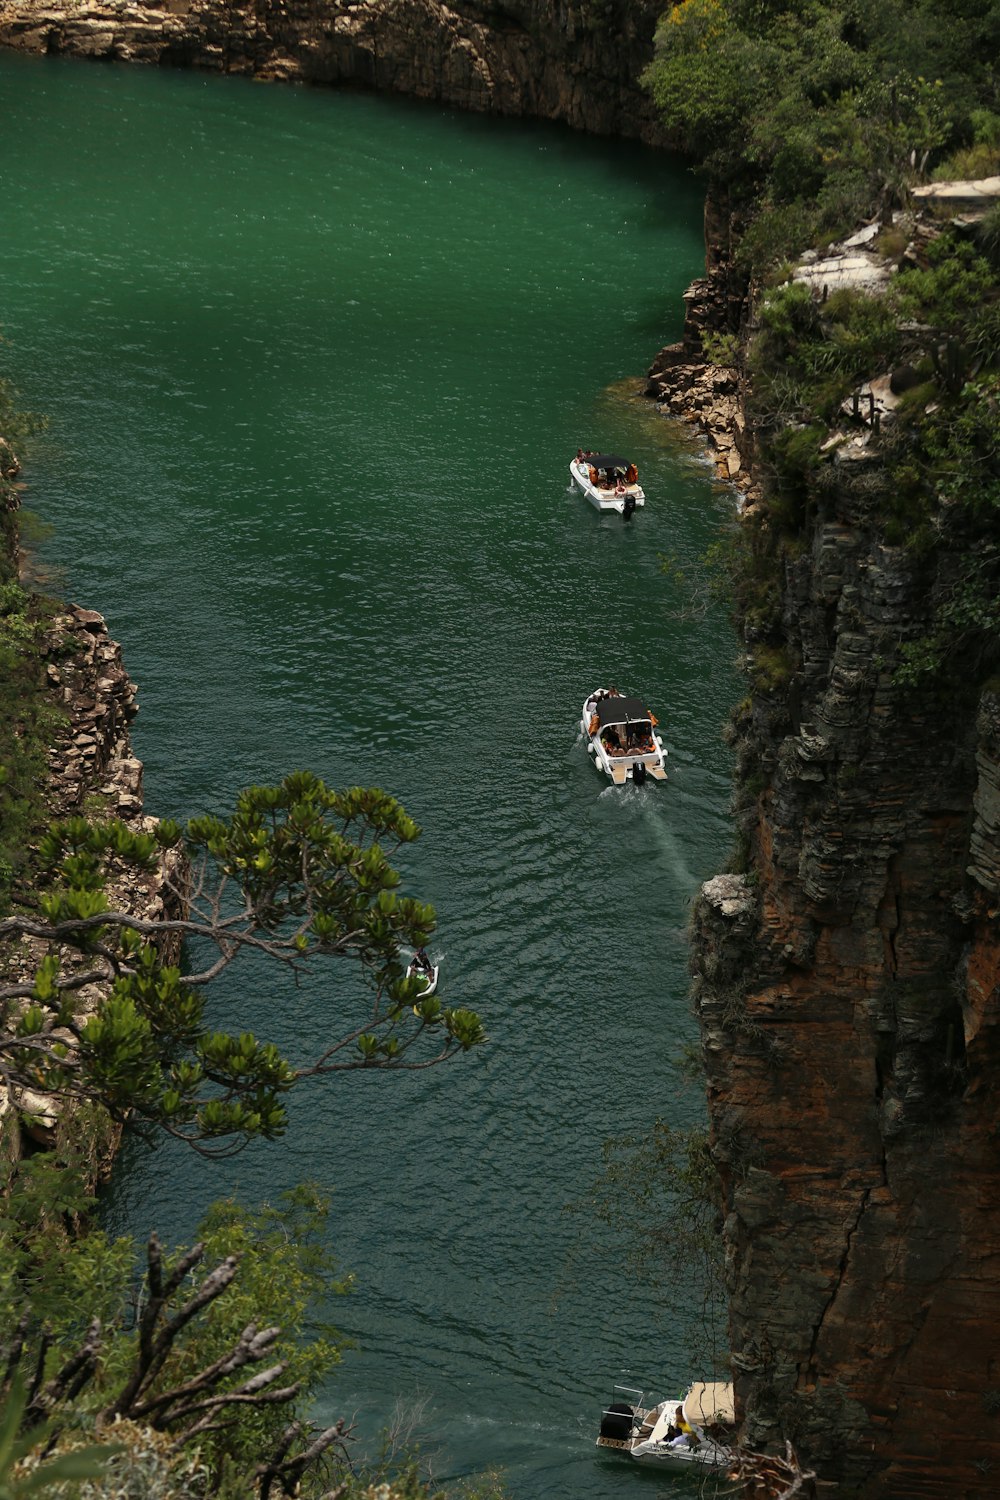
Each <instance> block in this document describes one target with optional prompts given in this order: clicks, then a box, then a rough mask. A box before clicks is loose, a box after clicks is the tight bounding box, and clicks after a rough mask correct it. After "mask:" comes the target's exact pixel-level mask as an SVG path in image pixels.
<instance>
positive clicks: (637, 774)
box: [632, 760, 646, 786]
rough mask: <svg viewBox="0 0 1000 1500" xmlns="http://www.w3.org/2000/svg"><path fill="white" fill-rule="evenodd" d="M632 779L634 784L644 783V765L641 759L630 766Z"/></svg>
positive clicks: (640, 784)
mask: <svg viewBox="0 0 1000 1500" xmlns="http://www.w3.org/2000/svg"><path fill="white" fill-rule="evenodd" d="M632 780H633V781H634V782H635V784H636V786H645V785H646V767H645V766H644V764H643V763H642V761H641V760H640V761H638V762H637V763H636V764H635V765H634V766H633V767H632Z"/></svg>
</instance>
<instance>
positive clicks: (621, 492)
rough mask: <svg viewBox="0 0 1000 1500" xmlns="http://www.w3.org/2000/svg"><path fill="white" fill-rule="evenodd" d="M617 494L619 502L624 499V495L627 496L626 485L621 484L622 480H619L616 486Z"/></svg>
mask: <svg viewBox="0 0 1000 1500" xmlns="http://www.w3.org/2000/svg"><path fill="white" fill-rule="evenodd" d="M615 494H616V495H617V497H618V499H619V500H621V499H622V498H623V497H624V495H625V486H624V484H622V482H621V480H620V479H619V481H618V483H617V484H616V485H615Z"/></svg>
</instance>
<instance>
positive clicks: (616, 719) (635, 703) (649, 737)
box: [580, 687, 667, 786]
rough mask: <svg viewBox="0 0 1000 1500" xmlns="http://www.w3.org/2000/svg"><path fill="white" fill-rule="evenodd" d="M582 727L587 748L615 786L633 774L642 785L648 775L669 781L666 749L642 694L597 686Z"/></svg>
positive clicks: (584, 713) (585, 704) (635, 779)
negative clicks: (630, 695) (634, 696)
mask: <svg viewBox="0 0 1000 1500" xmlns="http://www.w3.org/2000/svg"><path fill="white" fill-rule="evenodd" d="M580 728H581V730H582V731H583V736H584V739H585V740H586V741H587V750H588V752H589V753H590V754H591V755H592V756H593V757H594V760H595V762H596V764H597V765H598V766H599V767H600V769H601V770H602V771H603V772H604V773H605V775H606V776H610V778H611V780H612V781H613V782H614V784H615V786H624V785H625V783H626V781H628V780H629V779H630V778H631V780H632V781H633V782H634V783H635V785H636V786H642V784H643V782H644V781H645V780H646V777H647V776H651V777H652V778H653V780H654V781H666V779H667V773H666V770H665V769H664V764H663V763H664V761H665V760H666V758H667V752H666V750H665V749H664V748H663V741H662V740H661V739H660V736H659V735H658V734H657V732H656V716H655V714H652V713H650V711H649V709H648V708H647V707H646V705H645V703H644V702H643V700H642V699H641V698H627V697H626V696H625V694H624V693H620V692H619V691H618V689H617V688H614V687H611V688H598V689H597V691H596V692H594V693H591V695H590V697H589V698H588V699H587V700H586V702H585V703H584V705H583V714H582V716H581V719H580Z"/></svg>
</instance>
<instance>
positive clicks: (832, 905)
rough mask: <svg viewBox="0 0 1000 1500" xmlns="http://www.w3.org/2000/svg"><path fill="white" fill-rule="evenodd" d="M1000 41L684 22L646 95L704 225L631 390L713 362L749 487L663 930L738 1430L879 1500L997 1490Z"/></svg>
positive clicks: (944, 14) (911, 21) (725, 549)
mask: <svg viewBox="0 0 1000 1500" xmlns="http://www.w3.org/2000/svg"><path fill="white" fill-rule="evenodd" d="M998 27H1000V7H998V6H996V5H995V4H991V3H987V0H969V3H963V4H959V5H954V6H952V5H949V6H944V5H942V4H939V3H934V0H922V3H917V4H913V5H905V6H904V5H901V4H899V5H897V4H894V3H891V0H890V3H889V4H887V5H885V6H881V7H878V8H877V9H875V8H871V7H862V6H861V5H855V4H850V3H848V4H826V3H820V0H801V3H791V4H777V5H761V4H757V3H751V0H683V3H681V4H679V5H676V6H674V7H673V8H672V10H671V11H669V12H668V13H667V15H666V16H665V17H664V19H663V21H662V22H661V24H660V27H659V30H658V33H657V55H656V58H655V60H654V62H653V63H652V64H651V66H650V68H649V69H648V70H647V73H646V81H647V84H648V86H649V87H650V89H651V90H652V92H653V95H654V97H655V98H656V100H657V102H658V104H659V106H660V108H661V110H662V111H663V113H664V117H665V120H666V121H667V123H668V125H669V127H670V129H671V130H672V131H673V132H675V133H676V134H677V135H678V136H679V137H680V138H682V139H683V141H684V142H685V145H686V147H687V149H688V150H689V151H690V152H691V153H692V154H693V155H694V156H695V157H696V158H697V160H698V162H699V164H700V165H701V167H702V168H703V170H704V172H705V174H706V177H707V181H708V191H709V199H710V203H711V205H712V223H713V226H714V232H713V235H712V241H713V243H712V246H711V247H710V249H711V254H710V273H711V274H710V276H709V277H708V279H707V281H706V282H705V283H704V284H702V285H701V286H700V287H699V288H697V289H696V291H695V293H694V295H693V296H692V299H691V309H692V312H693V314H694V316H693V317H689V325H688V335H687V338H686V340H685V345H684V346H679V347H678V349H677V350H675V351H664V354H663V355H661V356H660V358H659V360H658V362H657V365H656V366H654V370H653V372H652V374H651V385H652V388H653V393H654V394H656V395H658V396H660V397H661V399H663V400H664V401H665V402H667V403H668V404H669V405H676V401H677V400H682V399H683V398H682V397H678V396H677V392H678V389H679V387H680V386H681V385H682V384H685V383H686V384H688V386H690V382H691V380H692V379H695V380H697V381H700V382H701V386H702V388H704V387H705V385H706V382H707V380H708V378H709V377H708V375H707V374H706V373H705V372H714V374H712V375H711V380H712V381H713V382H714V381H717V380H718V379H719V374H718V361H719V360H720V359H722V361H723V363H724V365H726V366H728V368H726V369H725V370H724V376H725V379H726V380H727V381H728V382H729V383H730V386H731V389H732V390H733V391H734V392H735V393H736V394H735V395H733V396H732V397H730V398H727V399H730V400H731V402H732V406H731V410H732V411H733V412H734V413H735V416H734V421H735V432H734V439H735V446H736V448H737V450H738V454H739V457H738V459H737V460H736V461H735V462H734V463H733V464H731V465H730V472H736V473H738V474H741V475H742V474H748V473H749V474H752V476H753V479H754V481H755V482H754V484H753V485H752V486H751V487H749V489H748V503H747V505H746V506H745V509H744V514H743V517H742V519H741V521H740V523H739V524H738V525H734V527H733V528H732V531H731V533H730V534H729V535H728V536H727V537H726V538H725V539H724V540H723V542H721V543H720V545H719V547H718V548H717V549H716V555H715V558H714V562H715V566H716V571H717V577H719V578H720V579H721V585H722V587H723V588H724V590H725V591H726V593H727V595H728V597H729V598H730V599H731V600H732V603H733V606H734V610H735V613H736V616H737V619H738V622H739V625H740V628H741V631H742V635H743V639H744V642H745V652H746V655H745V660H746V666H747V669H748V674H749V680H750V692H749V694H748V697H747V698H746V700H745V701H744V702H743V703H742V704H741V705H739V706H738V707H737V709H736V710H735V712H734V715H733V719H732V724H731V728H730V734H731V738H732V741H733V743H734V745H735V746H736V749H737V757H738V770H737V782H736V791H735V811H736V819H737V847H736V850H735V852H734V859H733V865H732V870H731V873H729V874H727V875H723V876H720V877H718V878H717V879H716V880H714V881H711V882H709V883H708V885H707V886H706V887H705V888H704V890H703V892H702V896H701V899H700V901H699V903H698V907H697V911H696V916H695V973H696V980H695V993H696V1003H697V1007H698V1012H699V1016H700V1019H701V1026H702V1038H703V1043H704V1055H705V1060H706V1067H707V1072H708V1080H709V1109H710V1118H711V1154H712V1159H713V1161H714V1163H715V1166H716V1168H717V1170H718V1173H719V1179H720V1194H721V1207H722V1211H723V1216H724V1239H725V1249H726V1262H727V1290H728V1304H729V1328H730V1338H731V1347H732V1351H733V1368H734V1376H735V1380H736V1386H737V1392H738V1397H739V1400H740V1403H741V1406H742V1410H743V1414H744V1437H745V1439H746V1440H747V1441H749V1442H750V1443H762V1444H769V1445H771V1446H772V1447H774V1448H776V1449H780V1447H781V1445H782V1443H783V1441H784V1440H785V1439H787V1438H790V1439H792V1440H793V1441H794V1442H795V1443H796V1445H797V1446H798V1448H799V1451H800V1453H801V1454H802V1455H803V1457H804V1460H805V1461H806V1462H807V1463H809V1464H810V1465H813V1466H815V1467H816V1469H817V1470H818V1471H819V1473H820V1475H821V1477H822V1478H824V1479H826V1480H828V1481H832V1482H833V1483H834V1484H835V1485H836V1487H837V1493H842V1494H850V1495H855V1496H871V1497H875V1496H879V1497H882V1496H894V1497H895V1496H898V1497H900V1500H903V1497H906V1500H914V1497H921V1496H927V1497H932V1496H935V1497H936V1496H941V1497H943V1496H953V1495H955V1494H961V1495H963V1496H965V1497H968V1500H972V1497H982V1500H985V1497H986V1496H987V1495H989V1494H991V1493H992V1489H993V1480H992V1479H991V1475H993V1474H995V1472H996V1469H997V1466H998V1464H1000V1427H998V1414H1000V1397H998V1394H997V1391H998V1383H997V1376H998V1371H997V1368H996V1362H995V1354H994V1349H993V1341H992V1335H991V1332H990V1330H991V1329H993V1328H995V1326H996V1324H997V1319H998V1316H1000V1281H998V1278H997V1275H996V1271H995V1256H996V1249H997V1246H998V1244H1000V1192H998V1189H1000V1154H998V1144H997V1136H996V1129H995V1119H994V1111H993V1108H992V1106H991V1104H990V1100H991V1098H993V1097H995V1090H996V1084H997V1076H998V1074H997V1068H998V1063H1000V1058H998V1056H997V1055H996V1051H995V1038H996V1022H997V1019H998V1013H1000V963H998V960H1000V943H998V938H1000V933H998V928H997V915H998V904H997V897H998V894H1000V881H998V871H1000V863H998V857H1000V801H998V786H1000V776H998V769H1000V768H998V762H997V755H998V747H1000V741H998V696H997V689H998V677H997V673H998V667H1000V610H998V606H997V597H998V594H997V585H998V583H1000V573H998V561H1000V399H998V398H1000V256H998V252H997V238H998V229H1000V210H998V208H997V204H998V202H1000V93H998V89H1000V80H998V77H997V72H996V59H997V56H998V47H997V41H998ZM698 344H700V345H701V348H700V350H699V349H698V348H697V345H698ZM699 355H700V361H701V365H700V369H699V367H698V361H699ZM713 361H714V363H713Z"/></svg>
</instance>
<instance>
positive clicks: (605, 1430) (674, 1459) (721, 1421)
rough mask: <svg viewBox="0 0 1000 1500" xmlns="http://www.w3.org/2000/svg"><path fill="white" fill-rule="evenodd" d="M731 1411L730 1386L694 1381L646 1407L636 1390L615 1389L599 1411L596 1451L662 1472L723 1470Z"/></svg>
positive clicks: (728, 1457) (729, 1454) (731, 1436)
mask: <svg viewBox="0 0 1000 1500" xmlns="http://www.w3.org/2000/svg"><path fill="white" fill-rule="evenodd" d="M735 1435H736V1408H735V1405H734V1400H733V1388H732V1386H731V1385H730V1384H729V1383H728V1382H726V1381H722V1380H710V1381H704V1380H699V1381H696V1382H695V1383H694V1384H693V1385H692V1386H690V1387H689V1389H688V1392H687V1394H686V1395H685V1396H684V1397H682V1398H681V1399H680V1400H678V1399H677V1398H676V1397H674V1398H669V1399H668V1400H666V1401H659V1402H654V1403H653V1404H652V1405H647V1403H646V1398H645V1396H644V1394H643V1392H642V1391H640V1390H633V1389H632V1388H631V1387H630V1386H625V1385H616V1386H614V1387H613V1388H612V1393H611V1400H610V1402H609V1403H608V1405H607V1406H606V1407H604V1409H603V1411H602V1412H601V1430H600V1435H599V1437H598V1439H597V1446H598V1448H602V1449H609V1450H611V1451H613V1452H618V1453H623V1454H625V1455H626V1456H627V1457H628V1458H631V1459H634V1461H635V1462H636V1463H638V1464H647V1465H655V1466H658V1467H662V1468H667V1469H677V1470H681V1469H686V1470H687V1471H688V1472H690V1471H691V1470H693V1469H699V1468H709V1469H728V1468H729V1467H730V1465H731V1464H732V1463H733V1462H734V1459H735V1454H734V1452H733V1448H732V1446H731V1444H732V1443H733V1441H734V1440H735Z"/></svg>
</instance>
